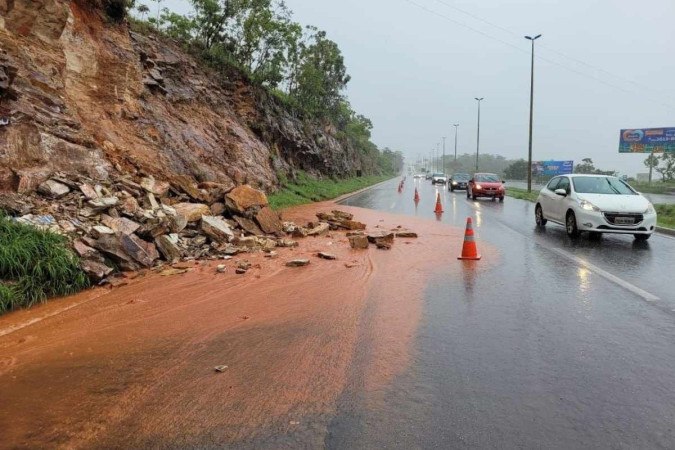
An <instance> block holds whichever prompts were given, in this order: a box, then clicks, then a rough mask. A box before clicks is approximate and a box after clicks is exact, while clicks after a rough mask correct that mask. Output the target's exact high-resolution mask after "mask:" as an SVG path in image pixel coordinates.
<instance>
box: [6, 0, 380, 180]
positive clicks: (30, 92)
mask: <svg viewBox="0 0 675 450" xmlns="http://www.w3.org/2000/svg"><path fill="white" fill-rule="evenodd" d="M213 75H214V74H213V73H211V72H210V71H209V70H208V69H206V68H204V67H202V66H200V65H199V64H198V63H197V62H196V61H195V60H193V59H192V58H191V57H189V56H188V55H186V54H185V53H184V52H182V51H181V49H180V47H178V46H177V45H174V44H172V43H170V42H169V43H167V42H164V41H162V42H160V41H159V40H158V39H156V38H154V37H147V36H143V35H140V34H136V33H134V32H132V31H130V29H129V26H128V24H127V23H126V22H124V21H121V22H115V21H114V20H112V18H111V17H110V11H109V10H106V8H105V6H103V7H98V6H94V5H93V4H92V2H91V1H90V0H73V1H67V0H0V192H19V193H25V192H30V191H33V190H35V189H36V188H37V186H39V185H40V184H41V183H43V182H45V181H46V180H48V179H49V178H50V177H51V176H53V175H54V174H55V173H60V174H61V176H69V175H73V176H83V177H86V178H87V179H91V180H93V181H100V182H104V183H105V182H106V181H108V180H110V179H111V177H120V176H125V177H128V176H130V177H132V178H133V179H136V180H137V181H138V180H139V179H140V178H141V177H143V176H153V177H154V178H155V179H157V180H162V181H168V182H171V183H172V184H173V185H176V186H184V189H185V190H192V189H195V188H197V185H198V183H218V185H219V186H222V187H224V189H225V190H227V189H231V188H232V187H234V186H236V185H241V184H250V185H251V186H253V187H256V188H260V189H263V190H265V191H268V192H269V191H271V190H274V189H275V187H276V186H278V184H279V176H280V175H281V174H283V175H284V176H287V175H290V177H291V178H292V175H293V172H294V170H297V169H302V170H305V171H308V172H312V173H315V174H339V175H344V176H346V175H355V174H356V173H357V171H362V172H363V173H364V174H365V173H369V172H372V171H374V170H375V168H374V166H373V165H372V164H369V163H368V161H364V160H362V158H363V157H362V156H361V155H360V154H359V153H358V152H356V151H355V150H354V149H352V148H351V147H350V146H348V145H344V144H343V143H341V142H340V141H339V140H338V139H337V138H336V136H335V133H334V131H333V130H332V129H331V127H318V126H316V125H312V124H308V123H305V122H303V121H302V120H300V119H298V118H296V117H294V116H293V115H292V114H290V113H289V112H288V111H286V110H285V109H284V108H283V107H281V106H280V105H279V104H278V103H277V102H276V101H275V99H274V98H272V97H271V96H269V95H268V94H266V93H265V92H264V91H263V90H262V89H259V88H255V87H252V86H251V84H250V83H248V82H247V81H246V80H245V78H244V77H242V76H239V75H234V76H232V77H230V79H229V80H225V81H223V77H222V76H221V77H215V76H213Z"/></svg>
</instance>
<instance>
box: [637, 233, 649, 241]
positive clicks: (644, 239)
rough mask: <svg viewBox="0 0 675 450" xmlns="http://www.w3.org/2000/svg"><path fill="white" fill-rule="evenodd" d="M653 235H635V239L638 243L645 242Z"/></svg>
mask: <svg viewBox="0 0 675 450" xmlns="http://www.w3.org/2000/svg"><path fill="white" fill-rule="evenodd" d="M651 236H652V235H651V234H634V235H633V237H634V238H635V240H636V241H640V242H644V241H646V240H647V239H649V238H650V237H651Z"/></svg>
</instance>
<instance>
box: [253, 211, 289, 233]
mask: <svg viewBox="0 0 675 450" xmlns="http://www.w3.org/2000/svg"><path fill="white" fill-rule="evenodd" d="M255 221H256V222H258V225H260V229H261V230H263V231H264V232H265V233H267V234H274V235H277V236H280V235H282V234H283V227H284V224H283V223H282V222H281V219H279V215H278V214H277V213H275V212H274V211H272V208H270V207H269V206H265V207H264V208H262V209H261V210H260V211H258V213H257V214H256V215H255Z"/></svg>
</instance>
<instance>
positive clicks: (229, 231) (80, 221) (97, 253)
mask: <svg viewBox="0 0 675 450" xmlns="http://www.w3.org/2000/svg"><path fill="white" fill-rule="evenodd" d="M0 209H2V210H5V211H6V212H7V213H9V214H10V215H12V216H13V217H14V218H15V220H16V221H18V222H21V223H26V224H30V225H33V226H36V227H39V228H41V229H47V230H50V231H53V232H56V233H59V234H62V235H65V236H67V237H68V239H69V241H70V242H71V243H72V247H73V249H74V251H75V252H76V253H77V254H78V255H79V256H80V257H81V261H82V268H83V270H84V271H85V272H86V273H87V274H88V275H89V276H90V277H91V278H92V279H93V280H95V281H99V282H100V281H104V280H105V279H106V277H108V276H109V275H110V274H112V273H113V271H114V269H113V268H118V269H120V270H123V271H126V270H138V269H141V268H149V267H153V266H157V265H162V264H164V263H166V262H168V263H174V262H177V261H178V260H189V259H218V258H222V257H227V256H232V255H235V254H238V253H243V252H250V251H255V250H264V251H271V250H272V249H274V248H276V247H291V246H295V245H297V243H296V242H294V241H292V240H290V239H287V238H286V237H285V233H284V230H283V224H282V222H281V220H280V218H279V215H278V214H277V213H275V212H274V211H272V209H271V208H270V207H269V205H268V201H267V197H266V195H265V193H264V192H262V191H259V190H257V189H254V188H252V187H251V186H248V185H242V186H238V187H235V188H232V187H227V186H224V185H219V184H217V183H201V184H199V185H195V184H192V183H191V182H189V181H188V180H186V179H184V178H181V177H178V178H175V179H173V180H172V181H171V182H167V181H158V180H156V179H154V178H153V177H145V178H141V179H136V180H133V179H131V177H119V178H116V179H114V180H111V181H110V182H108V183H106V184H97V183H94V182H92V181H91V180H89V179H86V178H83V177H79V176H78V177H67V176H65V175H63V174H57V175H55V176H52V177H51V178H50V179H48V180H47V181H44V182H43V183H41V184H40V185H39V186H38V188H37V192H35V193H31V194H25V193H24V194H21V195H19V194H9V195H2V196H0Z"/></svg>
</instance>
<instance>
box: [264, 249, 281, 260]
mask: <svg viewBox="0 0 675 450" xmlns="http://www.w3.org/2000/svg"><path fill="white" fill-rule="evenodd" d="M278 257H279V253H278V252H274V251H272V252H269V253H265V258H270V259H276V258H278Z"/></svg>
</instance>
